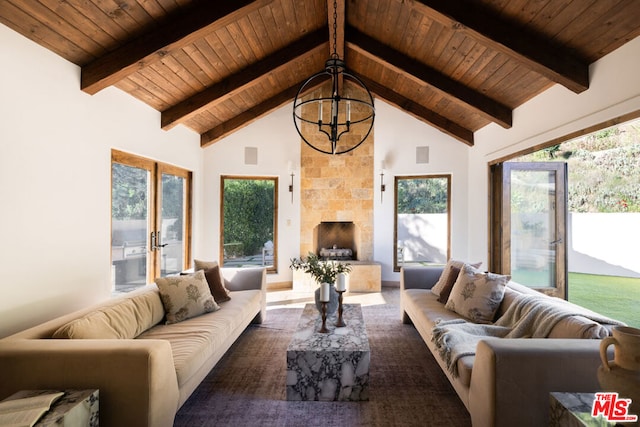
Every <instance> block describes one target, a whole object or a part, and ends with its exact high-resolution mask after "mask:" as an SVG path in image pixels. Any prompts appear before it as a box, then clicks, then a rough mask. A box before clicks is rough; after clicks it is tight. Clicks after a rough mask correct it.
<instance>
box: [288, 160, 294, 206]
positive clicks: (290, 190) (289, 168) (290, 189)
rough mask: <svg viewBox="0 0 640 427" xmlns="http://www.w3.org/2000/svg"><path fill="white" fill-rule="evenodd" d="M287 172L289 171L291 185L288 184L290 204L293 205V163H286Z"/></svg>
mask: <svg viewBox="0 0 640 427" xmlns="http://www.w3.org/2000/svg"><path fill="white" fill-rule="evenodd" d="M287 170H288V171H289V175H290V176H291V183H290V184H289V193H291V203H293V177H294V176H295V173H294V172H293V163H291V162H288V163H287Z"/></svg>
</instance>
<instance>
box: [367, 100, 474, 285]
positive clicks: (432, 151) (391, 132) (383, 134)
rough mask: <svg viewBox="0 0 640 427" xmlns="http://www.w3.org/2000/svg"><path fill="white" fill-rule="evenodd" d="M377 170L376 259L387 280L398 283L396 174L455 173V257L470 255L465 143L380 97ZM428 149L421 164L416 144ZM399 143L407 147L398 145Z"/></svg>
mask: <svg viewBox="0 0 640 427" xmlns="http://www.w3.org/2000/svg"><path fill="white" fill-rule="evenodd" d="M374 136H375V161H374V165H375V170H374V180H373V182H374V188H375V191H374V194H375V196H374V199H373V203H374V259H375V260H376V261H378V262H380V263H382V280H383V281H392V282H394V281H399V280H400V274H399V273H394V271H393V246H394V245H393V235H394V234H393V224H394V218H393V216H394V213H395V210H394V198H393V192H394V188H393V186H394V177H395V176H407V175H436V174H450V175H451V215H452V216H451V236H452V240H451V256H452V257H453V258H459V259H467V255H468V251H467V236H466V229H467V225H466V224H467V222H468V218H467V215H468V209H467V196H468V195H467V183H468V175H467V157H468V152H469V150H470V148H469V146H467V145H466V144H464V143H462V142H460V141H458V140H456V139H453V138H451V137H450V136H448V135H446V134H444V133H442V132H440V131H438V130H436V129H435V128H433V127H431V126H429V125H427V124H425V123H423V122H421V121H419V120H417V119H415V118H413V117H412V116H410V115H408V114H406V113H403V112H402V111H400V110H399V109H397V108H395V107H393V106H391V105H389V104H386V103H384V102H383V101H380V100H379V99H377V100H376V122H375V129H374ZM423 146H428V147H429V163H427V164H423V163H420V164H418V163H416V147H423ZM398 147H402V148H401V149H398ZM383 160H384V164H385V168H386V170H385V176H384V179H385V184H386V191H385V194H384V195H383V201H382V203H381V202H380V187H379V186H380V165H381V162H382V161H383Z"/></svg>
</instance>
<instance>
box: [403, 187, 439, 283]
mask: <svg viewBox="0 0 640 427" xmlns="http://www.w3.org/2000/svg"><path fill="white" fill-rule="evenodd" d="M450 187H451V176H450V175H436V176H407V177H396V178H395V209H396V212H395V227H394V230H395V239H394V240H395V248H394V249H395V250H394V271H399V270H400V267H402V265H405V264H410V263H413V264H418V263H419V264H445V263H446V262H447V260H448V259H449V256H450V248H449V247H450V241H451V214H450V212H451V209H450V203H451V197H450V194H451V191H450Z"/></svg>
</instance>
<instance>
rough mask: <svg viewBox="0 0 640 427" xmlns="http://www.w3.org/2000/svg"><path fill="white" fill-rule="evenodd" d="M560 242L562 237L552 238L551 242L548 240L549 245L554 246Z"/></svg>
mask: <svg viewBox="0 0 640 427" xmlns="http://www.w3.org/2000/svg"><path fill="white" fill-rule="evenodd" d="M560 243H562V238H560V239H558V240H554V241H553V242H549V246H551V245H554V246H555V245H557V244H560Z"/></svg>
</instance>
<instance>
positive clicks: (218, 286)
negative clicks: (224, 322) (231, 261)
mask: <svg viewBox="0 0 640 427" xmlns="http://www.w3.org/2000/svg"><path fill="white" fill-rule="evenodd" d="M204 277H205V278H206V279H207V283H208V284H209V289H210V290H211V295H213V299H214V300H216V302H217V303H218V304H220V303H221V302H225V301H229V300H230V299H231V295H229V291H228V290H227V288H225V287H224V282H223V279H222V276H220V267H218V266H217V265H216V266H215V267H213V268H209V269H207V270H204Z"/></svg>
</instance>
